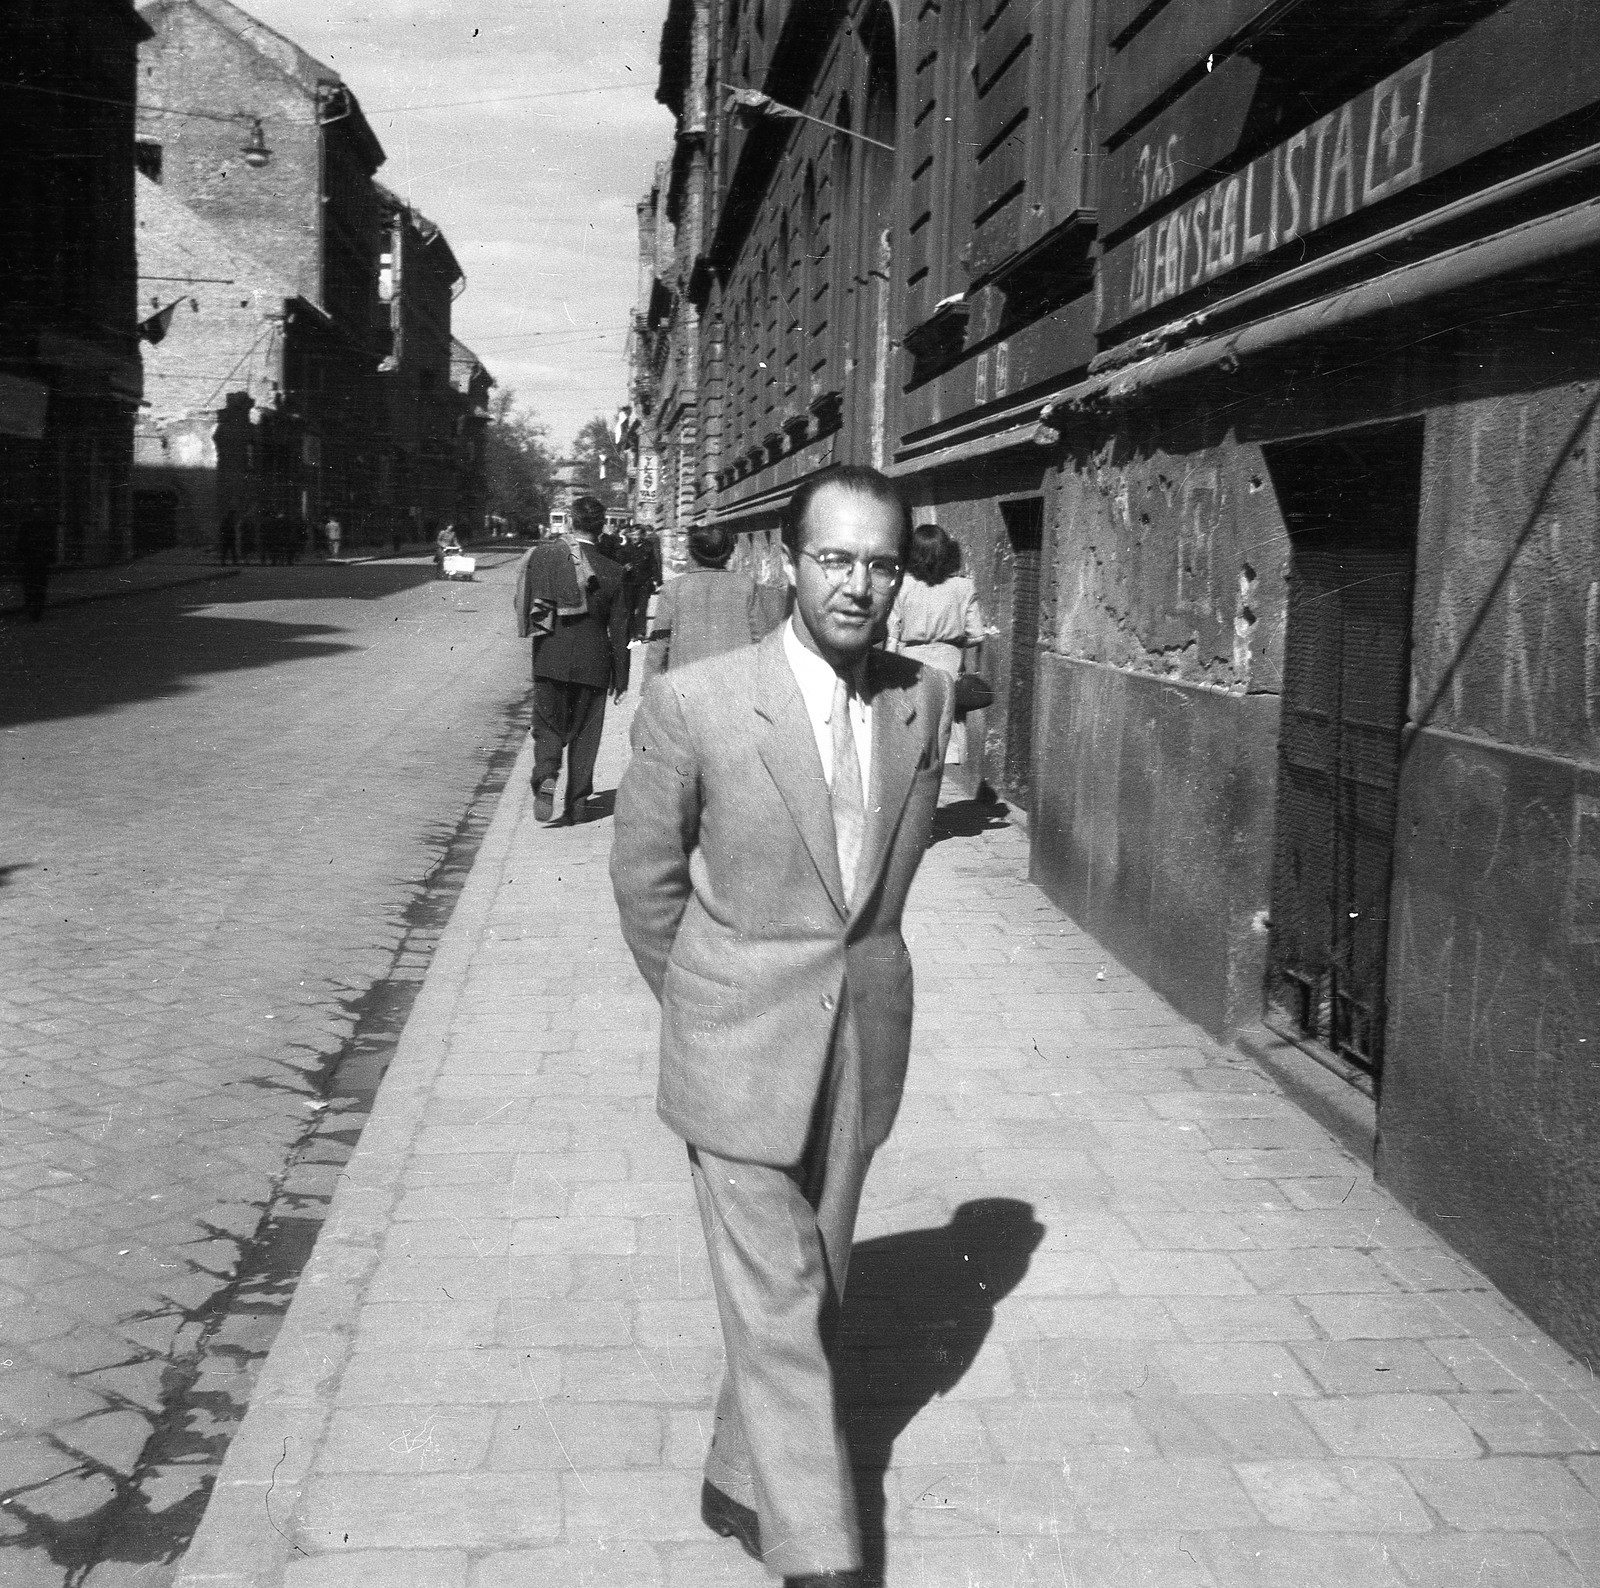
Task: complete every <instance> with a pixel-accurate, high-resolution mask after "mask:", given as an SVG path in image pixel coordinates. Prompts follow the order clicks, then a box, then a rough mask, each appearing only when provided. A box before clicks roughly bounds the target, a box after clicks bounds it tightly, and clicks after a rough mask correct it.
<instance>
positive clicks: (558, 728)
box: [532, 678, 606, 813]
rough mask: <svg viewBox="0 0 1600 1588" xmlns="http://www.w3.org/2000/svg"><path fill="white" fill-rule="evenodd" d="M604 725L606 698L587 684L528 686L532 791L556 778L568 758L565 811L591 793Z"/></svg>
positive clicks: (552, 681) (539, 682) (555, 681)
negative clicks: (531, 733)
mask: <svg viewBox="0 0 1600 1588" xmlns="http://www.w3.org/2000/svg"><path fill="white" fill-rule="evenodd" d="M605 725H606V692H605V689H604V687H603V686H602V687H598V688H597V687H596V686H594V685H592V684H572V683H568V682H567V681H566V680H565V679H560V678H536V679H534V681H533V774H532V781H533V784H534V787H535V788H537V787H538V786H539V785H540V784H541V783H546V782H554V781H555V779H556V778H558V777H560V775H561V755H562V752H563V751H565V752H566V756H567V810H568V812H569V813H570V812H571V811H572V810H573V809H574V807H576V806H579V805H581V804H582V803H583V801H584V800H586V799H588V797H589V796H590V795H591V794H592V793H594V763H595V761H596V759H597V758H598V757H599V754H600V734H601V731H602V730H603V729H604V727H605Z"/></svg>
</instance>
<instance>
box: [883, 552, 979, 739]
mask: <svg viewBox="0 0 1600 1588" xmlns="http://www.w3.org/2000/svg"><path fill="white" fill-rule="evenodd" d="M984 638H985V629H984V624H983V610H982V608H981V607H980V606H979V605H978V593H977V591H976V590H975V589H974V588H973V584H972V580H971V579H969V578H968V577H967V576H966V575H965V574H964V573H962V572H961V547H960V545H959V544H958V543H957V542H956V541H955V540H953V539H952V538H951V537H950V536H949V535H948V534H946V533H945V531H944V530H943V529H941V528H940V527H939V525H937V524H918V525H917V527H916V528H915V529H914V530H913V531H912V532H911V555H910V557H909V558H908V559H907V561H906V577H905V583H904V584H902V585H901V586H900V594H899V595H898V596H896V597H895V603H894V609H893V611H891V612H890V614H889V649H890V650H892V651H897V652H899V653H900V655H902V656H909V657H911V658H912V659H913V660H914V661H918V662H922V663H924V664H925V665H927V666H929V667H937V668H938V669H939V670H940V672H943V673H948V674H949V675H950V676H951V677H952V678H955V677H956V676H957V675H959V674H960V673H961V672H962V670H963V669H965V670H967V671H969V672H977V671H978V666H979V663H980V662H981V661H982V659H983V641H984ZM966 742H967V734H966V724H965V723H957V724H956V726H955V728H954V729H953V731H952V732H951V735H950V749H949V752H948V760H949V763H950V764H951V765H952V766H958V765H960V764H961V761H962V759H963V757H964V755H965V752H966Z"/></svg>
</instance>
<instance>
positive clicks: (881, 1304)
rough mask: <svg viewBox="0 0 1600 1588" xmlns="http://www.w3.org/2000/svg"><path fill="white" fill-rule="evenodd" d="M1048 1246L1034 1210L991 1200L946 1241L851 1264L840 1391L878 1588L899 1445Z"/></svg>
mask: <svg viewBox="0 0 1600 1588" xmlns="http://www.w3.org/2000/svg"><path fill="white" fill-rule="evenodd" d="M1044 1234H1045V1229H1044V1226H1043V1225H1042V1224H1040V1223H1039V1221H1038V1220H1037V1219H1036V1218H1035V1217H1034V1210H1033V1205H1032V1204H1031V1203H1028V1202H1020V1201H1015V1200H1013V1199H1012V1198H1009V1197H990V1198H986V1199H984V1200H982V1201H978V1202H964V1203H963V1204H962V1205H961V1206H960V1207H958V1208H957V1209H956V1211H955V1213H954V1214H953V1215H952V1216H951V1219H950V1222H949V1223H948V1224H947V1225H945V1226H944V1227H943V1228H941V1229H928V1230H909V1231H906V1232H905V1233H903V1234H900V1235H886V1236H884V1237H882V1238H881V1239H879V1240H875V1241H864V1242H863V1243H862V1244H861V1245H859V1246H857V1247H856V1249H855V1252H854V1254H853V1255H852V1257H851V1259H850V1280H849V1286H848V1290H847V1294H846V1298H845V1307H844V1317H843V1320H842V1321H841V1323H840V1328H839V1339H838V1350H837V1355H836V1366H837V1374H836V1382H837V1385H838V1397H839V1405H840V1411H841V1415H842V1417H843V1420H844V1425H845V1437H846V1439H847V1440H848V1441H849V1445H850V1459H851V1461H852V1463H853V1464H854V1467H855V1475H856V1506H857V1509H858V1511H859V1514H860V1520H861V1546H862V1551H863V1554H864V1555H865V1564H866V1580H867V1583H868V1584H869V1585H874V1588H876V1585H878V1584H881V1583H882V1581H883V1571H884V1553H885V1544H884V1510H885V1499H884V1489H883V1479H884V1473H885V1472H886V1471H887V1470H888V1467H889V1457H890V1455H891V1453H892V1451H893V1449H894V1442H895V1440H896V1439H897V1438H899V1436H900V1434H901V1433H902V1432H903V1431H904V1430H905V1429H906V1428H907V1426H909V1424H910V1423H911V1420H912V1419H913V1418H914V1417H915V1416H916V1415H917V1413H918V1412H919V1411H921V1410H922V1408H923V1407H924V1406H926V1405H927V1404H928V1402H929V1401H931V1400H932V1399H933V1398H934V1396H936V1395H946V1394H948V1393H949V1392H950V1391H951V1390H952V1389H953V1388H954V1387H955V1385H956V1384H957V1383H959V1382H960V1380H961V1377H962V1375H963V1374H964V1373H965V1372H966V1371H967V1369H968V1368H969V1367H971V1366H972V1363H973V1361H974V1360H975V1359H976V1357H977V1355H978V1350H979V1348H980V1347H981V1346H982V1345H983V1342H984V1340H985V1338H986V1337H987V1336H988V1333H989V1328H990V1325H991V1324H992V1323H993V1322H994V1309H995V1307H996V1306H997V1305H998V1303H999V1302H1000V1301H1001V1300H1002V1299H1004V1298H1005V1297H1006V1296H1008V1295H1009V1294H1010V1293H1011V1292H1012V1291H1013V1290H1014V1289H1015V1288H1016V1287H1017V1285H1018V1284H1019V1283H1020V1282H1021V1280H1022V1277H1023V1275H1024V1274H1026V1273H1027V1271H1028V1263H1029V1261H1030V1260H1031V1259H1032V1257H1033V1253H1034V1251H1035V1249H1036V1248H1037V1247H1038V1245H1039V1243H1040V1241H1042V1240H1043V1239H1044Z"/></svg>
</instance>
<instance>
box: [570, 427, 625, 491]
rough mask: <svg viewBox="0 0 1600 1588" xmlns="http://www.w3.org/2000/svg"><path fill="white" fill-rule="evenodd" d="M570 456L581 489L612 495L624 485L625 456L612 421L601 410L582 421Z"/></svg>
mask: <svg viewBox="0 0 1600 1588" xmlns="http://www.w3.org/2000/svg"><path fill="white" fill-rule="evenodd" d="M572 456H573V458H574V460H575V461H576V462H577V465H578V484H579V485H580V486H581V487H582V488H583V489H585V490H589V491H595V492H598V493H600V494H602V495H612V494H615V493H616V491H617V490H618V489H619V488H621V487H624V486H626V484H627V481H628V464H627V460H626V459H625V458H624V457H623V455H622V448H621V447H619V446H618V445H617V438H616V437H615V436H614V435H613V434H612V432H611V421H610V420H609V419H607V418H606V417H605V416H604V415H603V414H596V415H595V416H594V418H593V419H590V420H586V421H585V423H584V425H583V427H582V428H581V429H580V430H579V431H578V437H577V440H575V441H574V442H573V443H572Z"/></svg>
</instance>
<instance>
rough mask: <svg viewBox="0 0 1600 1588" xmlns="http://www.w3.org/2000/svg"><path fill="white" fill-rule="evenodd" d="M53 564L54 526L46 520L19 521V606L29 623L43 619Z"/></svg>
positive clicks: (54, 548) (54, 550)
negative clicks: (20, 590) (20, 522)
mask: <svg viewBox="0 0 1600 1588" xmlns="http://www.w3.org/2000/svg"><path fill="white" fill-rule="evenodd" d="M55 560H56V526H55V525H54V524H53V523H52V522H51V521H50V520H49V519H48V518H37V517H36V518H29V519H25V520H24V521H23V525H22V530H21V532H20V533H19V534H18V536H17V573H18V576H19V577H20V579H21V581H22V605H23V608H24V609H25V610H26V612H27V614H28V618H29V621H30V622H33V623H37V622H38V621H39V619H40V618H42V617H43V616H44V608H45V602H46V601H47V600H48V599H49V595H50V565H51V564H52V563H53V562H54V561H55Z"/></svg>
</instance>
